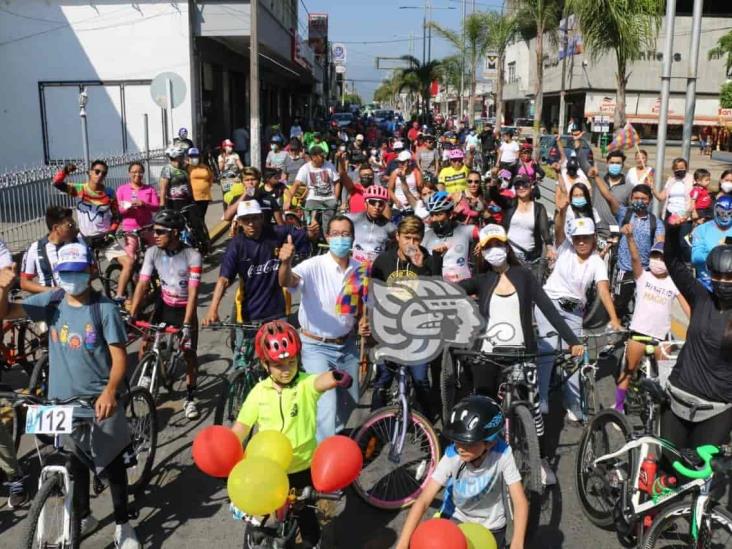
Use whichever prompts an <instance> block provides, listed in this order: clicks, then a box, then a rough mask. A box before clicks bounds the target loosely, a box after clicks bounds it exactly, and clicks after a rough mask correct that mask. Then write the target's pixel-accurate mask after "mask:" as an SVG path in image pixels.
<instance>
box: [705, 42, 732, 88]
mask: <svg viewBox="0 0 732 549" xmlns="http://www.w3.org/2000/svg"><path fill="white" fill-rule="evenodd" d="M708 55H709V59H721V58H722V57H725V56H726V57H727V59H726V61H725V71H727V77H730V76H732V31H729V32H728V33H727V34H725V35H724V36H722V37H721V38H720V39H719V40H717V45H716V47H714V48H712V49H711V50H709V54H708Z"/></svg>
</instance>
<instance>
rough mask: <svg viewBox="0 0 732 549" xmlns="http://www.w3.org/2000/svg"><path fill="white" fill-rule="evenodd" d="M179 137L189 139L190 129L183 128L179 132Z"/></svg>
mask: <svg viewBox="0 0 732 549" xmlns="http://www.w3.org/2000/svg"><path fill="white" fill-rule="evenodd" d="M178 137H180V138H181V139H185V138H186V137H188V129H187V128H181V129H179V130H178Z"/></svg>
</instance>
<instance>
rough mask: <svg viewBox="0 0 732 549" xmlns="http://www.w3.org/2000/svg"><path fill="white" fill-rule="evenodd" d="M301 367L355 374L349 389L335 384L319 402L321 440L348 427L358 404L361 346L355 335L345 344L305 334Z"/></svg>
mask: <svg viewBox="0 0 732 549" xmlns="http://www.w3.org/2000/svg"><path fill="white" fill-rule="evenodd" d="M301 357H302V367H303V368H304V370H305V371H306V372H307V373H309V374H322V373H324V372H327V371H329V370H344V371H345V372H348V373H349V374H350V375H351V377H353V385H351V388H350V389H343V388H341V387H336V388H335V389H333V390H331V391H326V392H325V393H323V395H322V396H321V397H320V400H319V401H318V430H317V439H318V442H320V441H322V440H323V439H326V438H328V437H329V436H333V435H335V434H336V433H337V432H338V431H340V430H342V429H343V428H345V426H346V424H347V423H348V418H349V417H350V415H351V413H352V412H353V410H355V409H356V406H357V405H358V357H359V354H358V347H357V346H356V338H355V337H353V336H351V337H348V338H347V339H346V341H345V343H344V344H343V345H336V344H334V343H324V342H322V341H317V340H315V339H310V338H309V337H307V336H302V352H301Z"/></svg>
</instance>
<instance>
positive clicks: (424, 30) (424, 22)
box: [422, 3, 427, 65]
mask: <svg viewBox="0 0 732 549" xmlns="http://www.w3.org/2000/svg"><path fill="white" fill-rule="evenodd" d="M425 59H427V4H426V3H425V5H424V16H423V17H422V64H423V65H424V63H425Z"/></svg>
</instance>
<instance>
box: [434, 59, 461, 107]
mask: <svg viewBox="0 0 732 549" xmlns="http://www.w3.org/2000/svg"><path fill="white" fill-rule="evenodd" d="M440 65H441V66H442V78H441V79H440V82H441V83H442V84H443V85H444V86H445V97H448V96H449V94H450V88H451V87H452V89H453V90H456V89H459V88H460V72H461V71H462V70H463V63H462V59H460V56H459V55H451V56H449V57H445V58H444V59H443V60H442V61H441V62H440Z"/></svg>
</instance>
